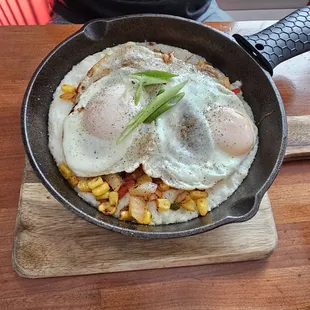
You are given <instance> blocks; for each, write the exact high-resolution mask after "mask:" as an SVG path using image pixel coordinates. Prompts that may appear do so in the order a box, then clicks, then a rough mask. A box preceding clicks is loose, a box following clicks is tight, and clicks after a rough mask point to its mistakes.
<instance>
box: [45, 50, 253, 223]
mask: <svg viewBox="0 0 310 310" xmlns="http://www.w3.org/2000/svg"><path fill="white" fill-rule="evenodd" d="M139 45H140V46H139V49H138V50H137V49H136V48H137V46H134V45H131V46H130V48H128V45H127V47H126V46H125V45H121V46H116V47H113V48H111V49H110V48H109V49H106V50H104V51H102V52H100V53H97V54H94V55H91V56H89V57H87V58H85V59H84V60H83V61H82V62H81V63H79V64H77V65H76V66H74V67H73V68H72V70H71V71H70V72H69V73H68V74H67V75H66V76H65V78H64V79H63V81H62V82H61V83H60V85H59V86H58V88H57V90H56V91H55V94H54V99H53V102H52V104H51V108H50V113H49V147H50V150H51V153H52V155H53V157H54V159H55V161H56V163H57V164H58V165H59V164H61V163H62V162H68V161H70V163H71V166H72V167H73V168H74V169H73V170H75V172H76V173H77V174H78V175H80V176H95V175H100V174H108V173H111V172H120V171H127V172H131V171H133V170H135V169H136V168H137V167H138V166H139V164H140V163H142V164H143V166H144V169H145V171H146V172H147V173H148V174H149V175H151V176H153V177H162V178H163V179H164V181H165V182H166V183H168V184H170V185H171V186H174V187H180V188H184V189H186V188H187V189H191V188H207V192H208V193H209V197H208V203H209V210H211V209H213V208H214V207H216V206H218V205H219V204H220V203H221V202H223V201H224V200H226V199H227V198H228V197H229V196H230V195H231V194H232V193H233V192H234V191H235V190H236V189H237V187H238V186H239V185H240V184H241V183H242V181H243V179H244V178H245V177H246V175H247V173H248V170H249V168H250V166H251V164H252V162H253V160H254V157H255V154H256V151H257V146H258V139H257V138H256V140H255V143H254V145H253V148H252V150H251V151H250V152H249V153H248V154H246V155H245V156H241V157H240V158H238V159H234V158H231V157H230V156H229V155H228V156H227V154H225V153H223V152H221V151H220V150H218V149H217V147H216V145H214V139H212V134H211V133H210V128H209V126H208V122H206V118H204V117H203V114H202V113H201V112H203V111H205V112H206V111H208V102H210V103H211V102H212V104H215V105H218V106H225V105H227V106H230V107H231V106H233V107H234V109H236V110H238V111H240V112H242V113H243V114H244V115H246V116H247V117H248V118H249V119H251V120H253V115H252V111H251V109H250V107H249V106H248V104H247V103H246V102H245V101H244V100H243V98H242V96H241V94H240V95H239V96H235V95H234V94H233V93H231V92H229V91H228V90H226V89H224V87H223V86H221V85H219V84H218V83H217V82H216V81H215V80H213V79H211V78H206V77H205V76H204V75H203V74H201V73H199V72H197V70H195V67H193V66H192V65H191V64H190V63H189V64H186V65H184V63H183V62H182V61H179V60H178V59H175V60H174V62H173V63H172V64H169V66H168V65H167V64H164V63H163V62H162V60H161V59H160V55H157V57H154V53H153V52H151V51H145V49H144V50H143V51H142V49H141V47H142V45H144V44H139ZM149 48H150V49H152V48H153V46H151V47H149ZM166 49H167V50H170V51H172V50H176V51H177V54H178V57H179V58H181V59H182V55H183V56H184V57H183V60H185V59H186V58H188V54H189V52H188V51H185V50H182V49H179V48H174V47H170V46H166ZM182 53H183V54H182ZM107 54H109V55H110V56H112V57H111V58H112V59H114V63H111V62H110V64H109V65H110V66H111V64H112V66H113V68H119V67H120V62H121V61H124V60H132V59H134V60H136V68H134V70H135V71H143V70H148V69H157V70H164V71H170V72H173V73H175V74H178V75H179V77H178V78H176V79H173V80H172V81H171V82H170V83H169V84H168V85H166V86H165V87H170V86H172V85H175V84H177V83H179V82H181V81H183V80H184V79H187V80H188V81H189V82H188V84H187V85H186V87H185V88H184V90H183V91H185V94H186V95H185V97H184V98H183V99H182V101H181V102H179V103H178V105H177V106H176V107H174V108H172V109H171V110H169V111H167V112H166V113H164V114H163V115H162V116H161V117H160V118H158V119H157V121H156V126H155V124H151V125H142V126H140V128H138V129H137V130H136V131H135V132H134V133H133V134H132V135H131V136H129V137H128V138H127V139H125V140H124V141H123V142H122V144H121V145H118V146H117V147H116V148H115V149H114V150H113V151H112V153H110V154H109V156H110V159H109V158H108V156H106V155H107V153H106V150H107V148H106V147H107V144H106V141H104V142H102V141H100V138H98V137H93V136H92V137H91V139H88V138H89V137H90V135H89V133H87V132H86V131H85V128H84V129H83V120H82V113H77V112H76V111H75V112H74V113H73V114H72V115H74V117H73V116H72V115H70V116H68V114H69V112H70V110H71V108H72V104H71V103H69V102H65V101H63V100H61V99H59V95H60V94H61V90H60V87H61V85H62V84H64V83H67V84H71V85H74V86H77V85H78V83H79V82H80V80H81V79H82V78H83V77H84V76H85V74H86V72H87V71H88V70H89V68H90V67H91V66H93V65H94V64H95V63H96V62H97V61H98V60H100V59H101V58H102V57H103V56H104V55H107ZM113 55H117V57H115V58H113ZM122 57H123V58H122ZM193 58H196V59H201V57H200V56H196V55H194V56H193V57H192V58H191V60H192V59H193ZM126 70H129V71H130V70H131V69H129V68H123V69H122V71H124V76H126V74H125V72H126ZM129 71H127V74H128V75H129V73H130V72H129ZM117 72H118V73H115V74H116V75H117V74H118V75H120V74H119V70H117ZM111 82H113V72H112V74H111V76H110V78H109V80H108V79H106V80H104V79H102V80H99V81H98V82H95V83H93V84H91V85H90V86H89V89H88V90H87V91H86V92H85V93H84V94H83V95H82V96H81V98H80V101H79V104H78V105H77V107H76V109H77V108H78V107H80V106H86V105H87V102H88V101H89V98H90V97H91V94H96V93H97V92H98V91H97V90H98V89H99V88H100V87H102V86H104V85H105V83H108V84H109V83H111ZM114 82H115V80H114ZM124 84H126V83H124ZM201 86H203V87H205V89H208V91H205V92H201V91H199V89H201ZM97 87H98V89H97ZM126 89H127V90H128V92H127V96H128V97H127V103H128V104H129V103H130V106H131V108H133V109H132V110H131V111H132V112H133V113H134V112H136V111H137V110H135V108H134V107H133V105H132V102H131V99H130V100H128V98H133V91H134V89H133V88H130V86H129V85H127V86H126ZM210 89H211V91H210ZM219 90H220V92H218V91H219ZM219 93H220V96H219ZM143 96H144V97H143V100H142V103H141V105H140V106H139V107H137V108H136V109H141V108H142V107H143V106H144V105H145V104H146V103H147V102H148V100H149V99H150V98H149V97H148V94H147V93H144V95H143ZM193 102H194V103H195V104H193ZM206 103H207V104H206ZM187 112H189V113H190V114H191V116H192V117H193V118H194V119H195V122H196V124H197V125H198V124H199V126H197V127H201V129H202V130H200V131H199V137H198V136H197V137H195V138H197V139H200V140H201V144H200V145H199V147H198V149H197V152H196V153H195V156H193V155H191V154H188V153H187V151H188V150H186V148H183V147H182V143H180V141H179V140H177V139H175V137H176V136H177V135H178V134H179V132H178V131H177V130H176V127H177V126H176V123H177V120H178V119H179V120H180V119H181V118H182V116H184V114H186V113H187ZM67 127H69V128H70V130H67V129H68V128H67ZM64 128H65V134H64V139H63V133H64ZM254 130H255V134H256V135H257V129H256V127H255V126H254ZM75 131H78V132H79V134H81V135H82V136H83V135H84V136H83V137H84V139H81V141H82V140H84V141H86V144H83V143H81V144H80V146H82V148H83V150H84V151H85V150H87V152H84V154H86V155H85V156H84V157H83V156H82V157H81V158H76V159H75V160H73V162H74V164H72V158H71V159H69V157H74V156H73V155H72V152H71V151H72V149H73V147H74V143H75V142H74V139H75V138H76V136H75V138H74V137H73V133H74V132H75ZM197 131H198V128H197ZM194 136H195V135H194ZM210 137H211V138H210ZM158 141H161V142H160V143H158ZM110 142H111V143H113V141H110ZM110 142H109V143H110ZM111 143H110V145H109V147H110V149H111V150H112V144H111ZM98 147H99V150H100V152H99V153H100V156H97V155H98V153H97V150H98ZM205 147H208V148H209V149H211V150H212V152H215V153H216V154H217V156H219V157H218V158H220V162H223V163H225V168H224V169H223V170H221V169H219V170H214V169H211V167H210V166H212V165H211V164H210V162H209V163H208V160H206V155H205V152H203V151H205ZM94 148H95V149H96V154H94ZM150 154H152V156H150ZM180 154H181V156H180ZM93 155H96V156H93ZM112 155H113V156H112ZM210 156H211V155H210ZM96 157H98V158H99V157H100V160H99V161H96V160H94V158H96ZM181 157H182V158H183V160H182V158H181ZM68 159H69V160H68ZM80 162H83V164H82V165H80ZM202 166H203V167H204V171H203V172H202V171H201V167H202ZM72 167H71V168H72ZM213 168H214V167H213ZM205 173H208V175H209V179H208V182H206V180H205V179H204V180H203V177H201V176H202V175H204V174H205ZM201 180H203V181H201ZM209 187H211V188H209ZM79 194H81V196H82V197H83V194H82V193H79ZM85 198H86V197H85ZM88 201H89V202H90V203H91V204H93V205H97V202H95V201H94V200H93V201H91V200H90V199H89V197H88ZM151 211H152V216H153V222H152V224H169V223H174V222H183V221H187V220H189V219H192V218H194V217H197V216H198V214H197V212H181V211H182V210H181V211H180V210H179V211H173V212H172V213H170V212H168V213H165V214H164V213H163V212H158V211H157V210H156V208H155V209H154V210H153V209H152V210H151Z"/></svg>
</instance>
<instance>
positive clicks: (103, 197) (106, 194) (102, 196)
mask: <svg viewBox="0 0 310 310" xmlns="http://www.w3.org/2000/svg"><path fill="white" fill-rule="evenodd" d="M109 195H110V192H106V193H105V194H103V195H101V196H96V199H97V200H105V199H109Z"/></svg>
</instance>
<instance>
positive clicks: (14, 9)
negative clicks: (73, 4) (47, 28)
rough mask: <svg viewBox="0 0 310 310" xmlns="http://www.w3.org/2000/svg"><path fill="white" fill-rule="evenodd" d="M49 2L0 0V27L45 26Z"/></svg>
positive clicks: (48, 19) (48, 13) (51, 3)
mask: <svg viewBox="0 0 310 310" xmlns="http://www.w3.org/2000/svg"><path fill="white" fill-rule="evenodd" d="M52 5H53V1H51V0H0V25H45V24H47V23H48V22H49V21H50V19H51V17H50V11H51V8H52Z"/></svg>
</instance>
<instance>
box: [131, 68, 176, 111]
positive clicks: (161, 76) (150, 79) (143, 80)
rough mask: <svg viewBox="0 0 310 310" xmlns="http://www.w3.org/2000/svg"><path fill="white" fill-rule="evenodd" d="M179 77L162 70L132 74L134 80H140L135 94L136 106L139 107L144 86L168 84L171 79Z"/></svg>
mask: <svg viewBox="0 0 310 310" xmlns="http://www.w3.org/2000/svg"><path fill="white" fill-rule="evenodd" d="M175 76H177V75H175V74H173V73H170V72H166V71H160V70H150V71H143V72H136V73H133V74H132V78H133V79H135V80H138V86H137V89H136V92H135V98H134V99H135V104H136V105H137V104H138V103H139V101H140V99H141V95H142V90H143V86H148V85H156V84H166V83H167V82H168V81H169V80H170V79H171V78H173V77H175Z"/></svg>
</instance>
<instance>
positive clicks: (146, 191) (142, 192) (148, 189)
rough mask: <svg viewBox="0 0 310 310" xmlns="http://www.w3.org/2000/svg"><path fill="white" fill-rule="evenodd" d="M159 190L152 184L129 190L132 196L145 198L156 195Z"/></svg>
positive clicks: (147, 183) (144, 184)
mask: <svg viewBox="0 0 310 310" xmlns="http://www.w3.org/2000/svg"><path fill="white" fill-rule="evenodd" d="M156 189H157V184H155V183H152V182H146V183H143V184H140V185H138V186H135V187H132V188H130V189H129V194H130V195H131V196H144V197H149V196H150V195H151V194H153V193H155V192H156Z"/></svg>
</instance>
